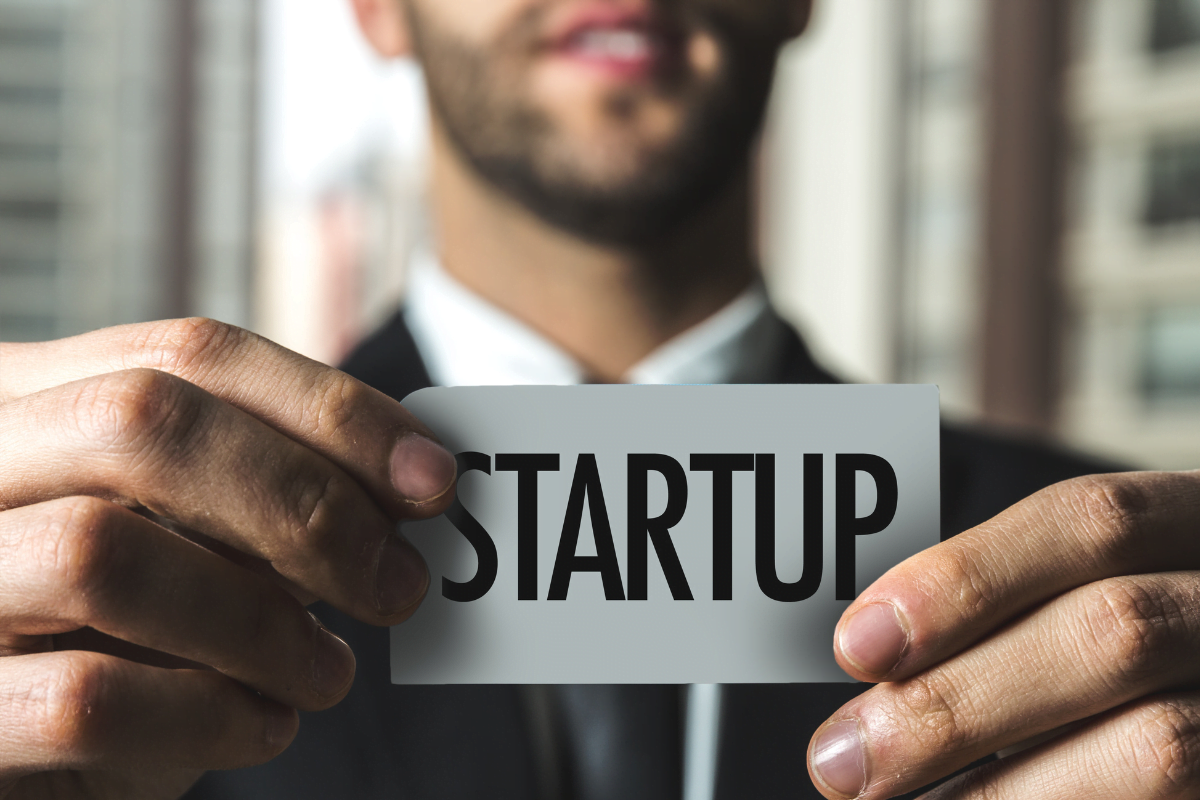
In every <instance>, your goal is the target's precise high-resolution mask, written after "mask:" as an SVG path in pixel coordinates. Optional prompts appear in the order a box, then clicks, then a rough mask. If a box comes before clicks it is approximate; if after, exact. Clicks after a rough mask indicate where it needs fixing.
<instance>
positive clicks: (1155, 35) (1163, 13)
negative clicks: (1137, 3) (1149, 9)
mask: <svg viewBox="0 0 1200 800" xmlns="http://www.w3.org/2000/svg"><path fill="white" fill-rule="evenodd" d="M1196 45H1200V0H1154V19H1153V22H1152V23H1151V26H1150V50H1151V51H1152V52H1155V53H1169V52H1172V51H1175V50H1179V49H1181V48H1185V47H1195V46H1196Z"/></svg>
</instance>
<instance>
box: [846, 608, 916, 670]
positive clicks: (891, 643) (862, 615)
mask: <svg viewBox="0 0 1200 800" xmlns="http://www.w3.org/2000/svg"><path fill="white" fill-rule="evenodd" d="M838 645H839V646H840V647H841V650H842V655H844V656H845V657H846V658H848V659H850V661H852V662H853V663H854V665H855V666H856V667H858V668H859V669H861V670H862V671H863V672H866V673H868V674H870V675H879V676H882V675H887V674H888V673H889V672H891V671H892V670H893V669H895V668H896V665H897V664H899V663H900V657H901V656H902V655H904V648H905V647H906V646H908V632H907V631H905V630H904V626H903V625H902V624H901V622H900V613H899V612H898V611H897V610H896V608H895V606H893V605H892V604H891V603H876V604H874V605H869V606H867V607H866V608H863V609H862V610H860V611H858V612H856V613H855V614H854V616H852V617H851V618H850V619H849V620H847V621H846V624H845V625H843V626H842V632H841V634H840V635H839V637H838Z"/></svg>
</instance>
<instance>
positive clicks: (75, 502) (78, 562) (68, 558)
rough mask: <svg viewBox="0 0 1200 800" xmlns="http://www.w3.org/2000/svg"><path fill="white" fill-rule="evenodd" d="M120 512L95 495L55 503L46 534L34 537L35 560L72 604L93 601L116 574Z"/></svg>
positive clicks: (45, 529)
mask: <svg viewBox="0 0 1200 800" xmlns="http://www.w3.org/2000/svg"><path fill="white" fill-rule="evenodd" d="M120 513H121V512H120V510H119V509H118V508H117V507H116V506H113V505H112V504H110V503H107V502H105V501H103V500H100V499H98V498H94V497H72V498H69V499H66V500H62V501H59V502H56V503H54V504H53V505H52V507H51V509H50V511H49V515H48V519H47V521H46V525H45V527H44V529H43V531H42V535H41V536H38V537H36V538H35V540H34V553H33V562H34V565H35V567H36V568H37V570H38V571H39V574H43V575H49V576H53V577H52V580H53V582H54V583H55V588H56V590H57V591H58V592H59V593H60V594H61V595H62V596H65V597H69V598H70V599H71V602H72V604H78V603H90V602H93V601H94V599H95V598H96V597H97V595H98V594H99V593H100V591H101V589H102V587H103V586H104V585H105V584H106V582H107V580H108V578H109V576H110V575H111V574H112V571H113V556H114V554H115V552H116V548H115V545H116V542H115V541H114V533H115V531H114V528H115V527H116V523H117V516H118V515H119V514H120Z"/></svg>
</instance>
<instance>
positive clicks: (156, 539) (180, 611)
mask: <svg viewBox="0 0 1200 800" xmlns="http://www.w3.org/2000/svg"><path fill="white" fill-rule="evenodd" d="M0 552H3V553H4V557H3V563H4V570H3V571H2V572H0V629H3V630H5V631H10V632H15V633H18V634H23V635H28V636H38V635H48V634H56V633H64V632H68V631H73V630H76V629H78V628H82V627H85V626H87V627H91V628H95V629H96V630H98V631H101V632H103V633H106V634H108V635H110V636H113V637H116V638H118V639H121V640H123V641H127V642H132V643H133V644H136V645H140V646H142V647H147V648H151V649H153V650H156V651H159V652H162V653H169V654H171V655H174V656H178V657H180V658H183V659H187V660H188V661H191V662H196V663H198V664H205V665H208V666H211V667H213V668H215V669H217V670H220V671H221V672H223V673H225V674H226V675H229V676H230V677H232V678H234V679H236V680H238V681H241V682H242V683H245V684H246V685H248V686H251V687H253V688H254V689H257V690H258V691H260V692H262V693H263V694H266V695H267V696H269V697H271V698H273V699H275V700H278V701H280V702H282V703H286V704H287V705H289V706H293V707H296V708H301V709H305V710H318V709H322V708H328V707H329V706H331V705H333V704H334V703H336V702H337V701H338V700H340V699H341V698H342V697H343V696H344V695H345V693H346V692H347V691H348V690H349V688H350V683H351V681H352V679H353V676H354V656H353V654H352V653H351V652H350V648H349V647H348V646H347V645H346V643H345V642H343V641H342V640H340V639H338V638H337V637H335V636H334V635H333V634H331V633H329V632H328V631H326V630H325V629H324V628H323V627H322V626H321V625H320V624H319V623H318V622H317V621H316V619H315V618H314V617H313V616H312V615H311V614H309V613H308V611H306V610H305V609H304V607H303V606H301V605H300V603H298V602H297V601H296V600H295V599H293V598H292V597H291V596H290V595H289V594H288V593H287V592H285V591H284V590H283V589H281V588H279V587H278V586H276V585H274V584H273V583H271V582H270V581H269V580H267V579H266V578H262V577H259V576H257V575H253V574H251V573H250V572H247V571H246V570H244V569H241V568H239V567H237V566H235V565H233V564H231V563H230V562H229V561H226V560H225V559H223V558H221V557H220V556H217V555H214V554H213V553H210V552H208V551H207V550H205V549H204V548H202V547H200V546H199V545H196V544H193V543H192V542H189V541H187V540H186V539H183V538H181V537H179V536H176V535H175V534H172V533H170V532H168V531H165V530H163V529H161V528H159V527H158V526H156V525H154V524H153V523H152V522H149V521H148V520H145V519H143V518H142V517H139V516H138V515H137V514H134V513H133V512H131V511H129V510H127V509H124V508H121V507H119V506H116V505H113V504H112V503H108V502H106V501H104V500H99V499H96V498H91V497H75V498H69V499H65V500H56V501H52V502H48V503H42V504H38V505H34V506H26V507H24V508H18V509H14V510H12V511H8V512H5V513H3V514H0Z"/></svg>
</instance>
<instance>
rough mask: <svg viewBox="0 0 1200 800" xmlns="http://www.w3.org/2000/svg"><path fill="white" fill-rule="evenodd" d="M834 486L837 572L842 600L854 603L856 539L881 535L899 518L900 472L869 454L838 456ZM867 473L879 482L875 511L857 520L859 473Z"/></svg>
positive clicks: (838, 589) (876, 486)
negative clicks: (898, 480)
mask: <svg viewBox="0 0 1200 800" xmlns="http://www.w3.org/2000/svg"><path fill="white" fill-rule="evenodd" d="M835 472H836V483H835V485H834V517H835V519H836V522H835V526H834V527H835V530H836V537H837V549H836V552H835V556H836V560H837V565H836V566H835V568H834V571H835V574H836V578H835V584H836V586H835V591H836V594H837V599H838V600H853V599H854V594H855V592H854V582H855V581H854V537H855V536H869V535H870V534H872V533H879V532H880V531H881V530H883V529H884V528H886V527H887V526H888V525H891V524H892V518H893V517H895V516H896V500H897V498H898V497H899V494H898V492H897V489H896V471H895V470H894V469H892V465H891V464H889V463H888V462H887V461H884V460H883V459H882V458H880V457H879V456H873V455H869V454H863V453H858V454H853V455H838V457H837V467H836V469H835ZM857 472H865V473H867V474H868V475H870V476H871V478H873V479H874V481H875V493H876V499H875V510H874V511H872V512H871V513H870V514H868V515H867V516H865V517H855V516H854V514H855V502H854V500H855V498H854V480H855V477H856V476H855V473H857Z"/></svg>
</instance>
